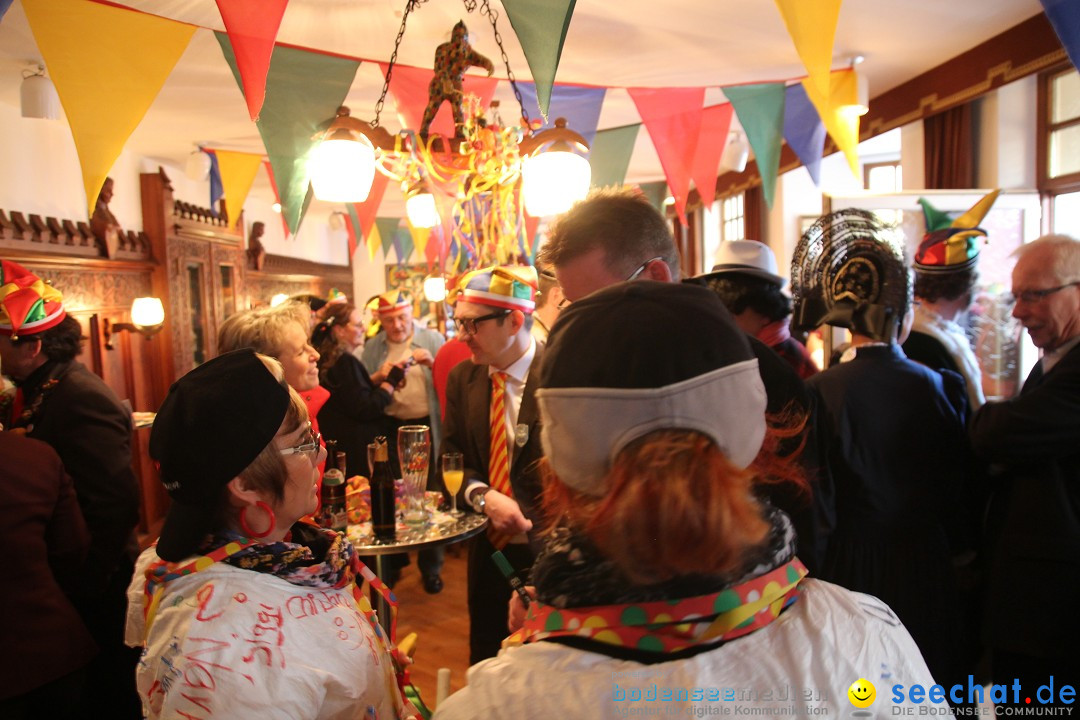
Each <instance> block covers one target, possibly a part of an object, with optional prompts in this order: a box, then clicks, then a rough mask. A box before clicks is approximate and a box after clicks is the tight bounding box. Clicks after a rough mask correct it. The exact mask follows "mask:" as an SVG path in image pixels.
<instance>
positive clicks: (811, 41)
mask: <svg viewBox="0 0 1080 720" xmlns="http://www.w3.org/2000/svg"><path fill="white" fill-rule="evenodd" d="M776 7H777V8H779V10H780V15H782V16H783V18H784V25H786V26H787V30H788V34H789V35H791V40H792V42H794V43H795V50H796V52H798V53H799V58H800V59H801V60H802V62H803V65H805V66H806V72H807V74H808V75H809V76H810V78H809V79H810V83H811V84H812V85H814V86H816V88H817V91H818V94H819V95H827V94H828V93H829V73H830V71H831V70H832V52H833V40H834V38H835V36H836V23H837V21H838V20H839V18H840V0H776Z"/></svg>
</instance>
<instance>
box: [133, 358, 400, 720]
mask: <svg viewBox="0 0 1080 720" xmlns="http://www.w3.org/2000/svg"><path fill="white" fill-rule="evenodd" d="M324 454H325V451H324V450H323V449H322V448H321V447H320V445H319V438H318V436H317V435H316V434H315V433H313V432H312V430H311V423H310V422H309V421H308V417H307V411H306V409H305V407H304V404H303V402H302V401H301V399H300V397H299V396H298V395H297V393H296V391H295V390H294V389H293V388H291V387H289V385H288V384H287V383H286V382H285V380H284V373H283V371H282V368H281V365H280V364H279V363H278V362H277V361H276V360H274V359H272V358H268V357H265V356H262V355H257V354H256V353H254V352H253V351H251V350H238V351H236V352H231V353H226V354H225V355H221V356H219V357H216V358H214V359H213V360H210V361H208V362H206V363H204V364H203V365H201V366H199V367H198V368H196V369H195V370H192V371H191V372H190V373H188V374H187V375H185V376H184V377H182V378H181V379H180V380H178V381H177V382H176V383H174V384H173V386H172V388H171V389H170V390H169V395H168V397H166V398H165V402H164V403H162V406H161V409H160V410H159V411H158V414H157V417H156V419H155V421H154V428H153V432H152V433H151V435H150V455H151V457H152V458H153V459H154V461H155V463H156V464H157V465H158V468H159V472H160V476H161V481H162V484H163V485H164V486H165V488H166V489H167V490H168V491H169V495H170V496H171V497H172V505H171V506H170V508H169V512H168V515H167V516H166V518H165V524H164V525H163V527H162V529H161V537H160V538H159V539H158V541H157V543H156V544H155V545H153V546H151V547H149V548H147V549H146V550H145V551H144V552H143V554H142V555H141V556H140V557H139V561H138V563H137V565H136V570H135V575H134V577H133V578H132V581H131V585H130V587H129V589H128V601H129V606H128V624H127V632H126V640H127V642H128V644H129V645H132V646H142V647H143V648H145V650H144V652H143V657H142V661H141V662H140V663H139V666H138V670H137V684H138V690H139V695H140V697H141V699H142V703H143V711H144V713H145V716H146V717H148V718H159V717H169V718H172V717H180V716H184V717H209V716H211V715H212V716H214V717H228V718H253V719H256V718H257V719H258V720H263V719H264V718H267V717H288V718H349V719H353V720H361V718H366V717H379V718H400V717H412V716H413V715H415V711H414V710H413V708H412V707H411V706H410V705H408V704H407V703H406V702H405V701H404V700H403V699H402V696H401V694H400V693H399V692H398V686H397V682H396V677H395V664H394V660H393V658H392V655H391V653H392V651H393V648H392V646H388V643H387V642H386V639H385V638H386V636H385V633H384V632H383V630H382V629H381V628H380V627H379V625H378V622H377V619H376V617H375V614H374V612H373V611H372V610H371V606H370V604H369V602H368V600H367V598H366V595H365V594H364V593H363V592H362V591H361V589H360V584H362V582H363V581H364V580H368V581H371V582H373V583H377V581H376V580H375V578H374V575H372V573H371V572H370V571H369V570H368V569H367V568H366V567H364V566H363V564H362V563H360V561H359V559H358V557H357V555H356V551H355V550H354V549H353V547H352V545H351V544H350V543H349V541H348V540H347V539H346V538H345V536H344V535H341V534H339V533H336V532H334V531H332V530H325V529H322V528H318V527H315V526H313V525H308V524H306V523H304V522H302V521H301V520H300V518H302V517H303V516H305V515H308V514H310V513H311V512H312V511H313V510H314V509H315V506H316V504H317V497H316V489H317V480H318V470H317V468H316V465H317V462H318V460H319V459H321V458H322V457H323V456H324ZM376 586H378V584H377V585H376Z"/></svg>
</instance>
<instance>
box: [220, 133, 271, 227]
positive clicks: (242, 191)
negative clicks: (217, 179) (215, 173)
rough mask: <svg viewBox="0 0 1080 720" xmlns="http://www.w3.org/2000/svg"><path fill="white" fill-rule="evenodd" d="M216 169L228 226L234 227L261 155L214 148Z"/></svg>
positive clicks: (260, 160)
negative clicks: (219, 178) (223, 198)
mask: <svg viewBox="0 0 1080 720" xmlns="http://www.w3.org/2000/svg"><path fill="white" fill-rule="evenodd" d="M214 154H215V155H217V161H218V170H220V171H221V189H222V190H223V191H224V193H225V212H226V214H228V216H229V227H234V226H235V225H236V221H237V220H239V219H240V211H241V210H242V209H243V208H244V201H245V200H247V196H248V192H249V191H250V190H251V184H252V183H253V182H255V173H257V172H258V171H259V166H260V165H262V161H263V156H262V155H255V154H252V153H242V152H231V151H227V150H215V151H214Z"/></svg>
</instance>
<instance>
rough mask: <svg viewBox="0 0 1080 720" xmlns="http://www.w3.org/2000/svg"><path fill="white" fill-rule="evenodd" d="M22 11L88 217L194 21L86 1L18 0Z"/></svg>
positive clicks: (167, 73) (170, 69)
mask: <svg viewBox="0 0 1080 720" xmlns="http://www.w3.org/2000/svg"><path fill="white" fill-rule="evenodd" d="M23 9H24V10H25V11H26V17H27V19H28V20H29V21H30V28H31V30H33V33H34V39H35V40H36V41H37V46H38V49H39V50H41V54H42V56H43V57H44V59H45V65H46V66H47V67H48V68H49V75H50V77H52V80H53V83H55V85H56V91H57V93H58V94H59V95H60V102H61V104H63V106H64V112H65V113H66V114H67V119H68V124H69V125H70V126H71V135H72V137H73V138H74V139H75V149H76V150H77V151H78V153H79V163H80V164H81V166H82V175H83V187H85V189H86V204H87V209H88V211H89V214H91V215H93V213H94V204H95V202H96V201H97V196H98V192H99V191H100V190H101V186H102V185H103V184H104V183H105V177H106V176H107V175H108V174H109V170H111V169H112V166H113V164H114V163H115V162H116V159H117V158H118V157H120V153H121V151H122V150H123V149H124V143H125V142H127V139H128V137H129V136H130V135H131V133H132V132H133V131H134V130H135V128H136V127H137V126H138V124H139V122H140V121H141V120H142V118H143V116H144V115H145V114H146V111H147V109H148V108H149V107H150V104H151V103H152V102H153V101H154V98H155V97H157V94H158V91H160V90H161V86H162V85H163V84H164V83H165V79H166V78H168V77H169V73H171V72H172V69H173V67H174V66H175V65H176V61H177V60H179V59H180V55H182V54H183V52H184V50H185V48H187V45H188V41H190V40H191V36H192V34H193V33H194V32H195V27H194V26H193V25H186V24H183V23H178V22H174V21H172V20H164V19H162V18H159V17H155V16H153V15H147V14H144V13H140V12H132V11H131V10H129V9H127V8H124V9H120V8H116V7H110V6H108V5H102V4H99V3H96V2H85V0H23Z"/></svg>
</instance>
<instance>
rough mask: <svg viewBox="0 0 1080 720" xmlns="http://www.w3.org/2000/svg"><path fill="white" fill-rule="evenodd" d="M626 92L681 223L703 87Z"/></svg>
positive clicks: (695, 142)
mask: <svg viewBox="0 0 1080 720" xmlns="http://www.w3.org/2000/svg"><path fill="white" fill-rule="evenodd" d="M627 91H628V92H629V93H630V97H631V98H632V99H633V100H634V105H636V106H637V110H638V114H639V115H641V120H642V122H644V123H645V127H646V128H647V129H648V131H649V137H650V138H652V142H653V147H655V148H656V154H657V155H659V156H660V164H661V165H662V166H663V168H664V176H665V177H667V184H668V187H670V188H671V194H672V195H673V196H674V197H675V211H676V212H678V214H679V219H680V220H681V221H682V223H683V224H684V225H685V224H686V199H687V196H688V195H689V194H690V175H691V173H692V172H693V167H694V153H695V152H696V151H697V140H698V135H699V134H700V132H701V112H702V109H703V108H702V103H704V102H705V88H703V87H701V88H628V90H627Z"/></svg>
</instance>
